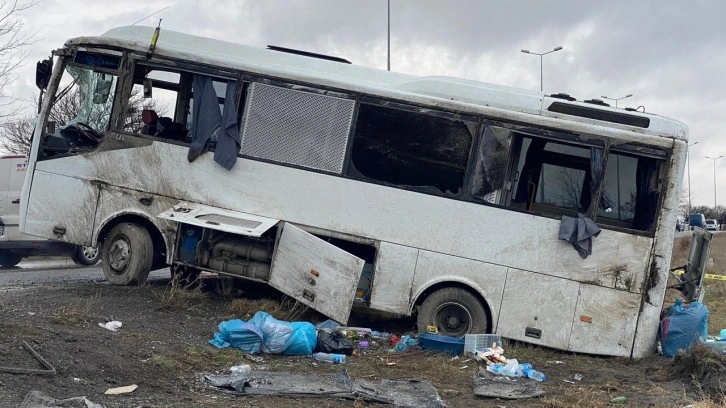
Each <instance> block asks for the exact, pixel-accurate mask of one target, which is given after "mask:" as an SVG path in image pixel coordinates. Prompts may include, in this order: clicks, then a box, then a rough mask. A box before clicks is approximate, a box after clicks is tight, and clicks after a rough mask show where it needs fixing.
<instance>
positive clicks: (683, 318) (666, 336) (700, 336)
mask: <svg viewBox="0 0 726 408" xmlns="http://www.w3.org/2000/svg"><path fill="white" fill-rule="evenodd" d="M664 315H665V317H663V318H662V319H661V322H660V339H661V348H662V349H663V355H664V356H666V357H673V356H675V355H676V354H678V350H682V349H683V350H685V349H687V348H689V347H691V346H692V345H693V344H695V343H697V342H699V341H704V340H705V339H706V338H707V337H708V308H706V305H704V304H703V303H701V302H691V303H690V304H689V305H687V306H683V305H682V304H681V301H680V299H678V300H676V303H675V304H674V305H673V306H671V307H669V308H668V309H666V310H665V311H664Z"/></svg>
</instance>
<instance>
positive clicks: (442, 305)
mask: <svg viewBox="0 0 726 408" xmlns="http://www.w3.org/2000/svg"><path fill="white" fill-rule="evenodd" d="M417 323H418V330H419V332H421V333H425V332H426V331H427V327H428V326H434V327H436V329H438V331H439V334H441V335H444V336H453V337H459V338H461V337H464V335H465V334H467V333H486V329H487V323H488V319H487V313H486V310H484V306H483V305H482V304H481V302H480V301H479V299H477V297H476V296H474V295H473V294H472V293H471V292H468V291H466V290H464V289H460V288H443V289H439V290H437V291H436V292H434V293H432V294H431V295H429V296H428V297H427V298H426V299H425V300H424V301H423V303H422V304H421V307H420V308H419V309H418V319H417Z"/></svg>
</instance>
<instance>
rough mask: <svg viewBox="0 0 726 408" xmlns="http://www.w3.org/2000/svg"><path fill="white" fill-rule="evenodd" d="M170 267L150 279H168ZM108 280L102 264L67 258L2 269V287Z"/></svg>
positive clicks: (31, 260)
mask: <svg viewBox="0 0 726 408" xmlns="http://www.w3.org/2000/svg"><path fill="white" fill-rule="evenodd" d="M169 275H170V274H169V269H168V268H165V269H159V270H157V271H152V272H151V274H149V279H150V280H155V279H168V278H169ZM81 282H99V283H100V282H106V278H105V277H104V276H103V272H102V271H101V266H100V264H98V265H97V266H86V267H81V266H77V265H76V264H74V263H73V261H71V260H70V259H67V258H40V257H37V258H36V257H32V258H26V259H24V260H23V261H22V262H20V263H19V264H18V265H17V266H16V267H14V268H9V269H0V287H27V286H34V285H48V284H62V283H81Z"/></svg>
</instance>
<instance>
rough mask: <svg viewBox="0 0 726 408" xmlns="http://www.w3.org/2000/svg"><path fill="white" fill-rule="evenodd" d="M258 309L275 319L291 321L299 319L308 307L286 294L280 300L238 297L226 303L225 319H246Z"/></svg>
mask: <svg viewBox="0 0 726 408" xmlns="http://www.w3.org/2000/svg"><path fill="white" fill-rule="evenodd" d="M260 310H262V311H265V312H267V313H269V314H270V315H271V316H272V317H274V318H276V319H279V320H286V321H291V322H292V321H298V320H300V318H301V317H302V316H303V315H304V314H305V312H307V311H308V307H307V306H306V305H304V304H302V303H300V302H298V301H296V300H295V299H292V298H289V297H287V296H284V297H283V298H282V300H278V299H266V298H262V299H249V298H239V299H234V300H232V301H231V302H230V303H229V304H228V305H227V308H226V315H225V319H240V320H245V321H246V320H249V319H250V318H251V317H252V316H254V314H255V313H257V312H258V311H260Z"/></svg>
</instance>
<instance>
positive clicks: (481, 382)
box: [474, 367, 545, 399]
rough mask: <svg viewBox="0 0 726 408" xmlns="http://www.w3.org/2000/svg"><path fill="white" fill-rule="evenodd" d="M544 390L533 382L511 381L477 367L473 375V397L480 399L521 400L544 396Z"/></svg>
mask: <svg viewBox="0 0 726 408" xmlns="http://www.w3.org/2000/svg"><path fill="white" fill-rule="evenodd" d="M544 393H545V392H544V390H542V389H541V388H539V385H538V384H537V383H536V382H534V381H512V380H510V379H509V378H508V377H502V376H498V375H493V374H491V373H489V372H488V371H487V370H486V369H484V368H482V367H479V369H478V370H477V372H476V373H475V374H474V395H477V396H480V397H491V398H503V399H522V398H533V397H539V396H542V395H544Z"/></svg>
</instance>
